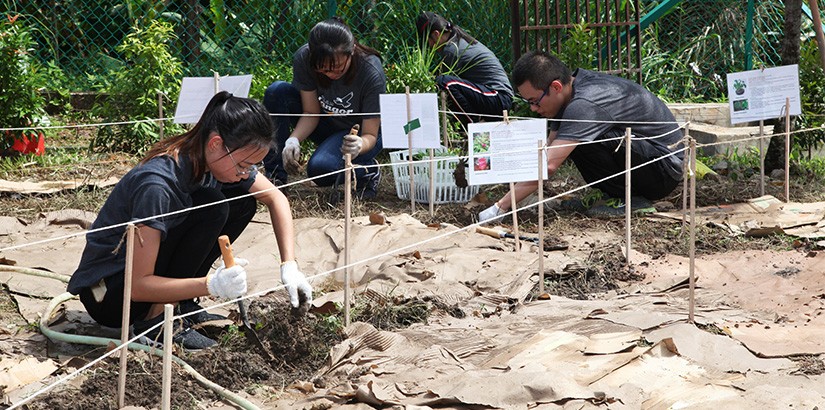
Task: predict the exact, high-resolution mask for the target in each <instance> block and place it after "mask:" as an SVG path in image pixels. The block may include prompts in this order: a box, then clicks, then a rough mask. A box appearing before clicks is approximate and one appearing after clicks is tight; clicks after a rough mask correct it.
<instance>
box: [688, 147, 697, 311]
mask: <svg viewBox="0 0 825 410" xmlns="http://www.w3.org/2000/svg"><path fill="white" fill-rule="evenodd" d="M688 139H689V141H690V251H689V255H690V280H689V282H690V283H689V285H690V286H689V288H690V290H689V292H688V298H689V302H688V303H689V304H688V306H689V308H688V309H689V310H688V322H689V323H694V321H693V311H694V307H695V304H696V297H695V296H696V140H694V139H693V138H690V137H688Z"/></svg>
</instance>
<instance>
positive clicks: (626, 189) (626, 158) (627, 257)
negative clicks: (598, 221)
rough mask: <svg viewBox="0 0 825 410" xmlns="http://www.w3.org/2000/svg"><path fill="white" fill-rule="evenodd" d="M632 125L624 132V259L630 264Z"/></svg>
mask: <svg viewBox="0 0 825 410" xmlns="http://www.w3.org/2000/svg"><path fill="white" fill-rule="evenodd" d="M630 135H631V134H630V127H627V128H625V132H624V151H625V154H624V166H625V174H624V203H625V207H624V228H625V229H624V231H625V238H624V243H625V255H624V260H625V263H626V264H628V265H630V246H631V243H630V214H631V212H632V209H631V205H632V204H631V198H632V196H633V195H632V194H631V192H633V191H632V190H631V186H630V181H631V179H632V178H630V169H631V168H633V164H632V162H631V160H630V153H631V152H630Z"/></svg>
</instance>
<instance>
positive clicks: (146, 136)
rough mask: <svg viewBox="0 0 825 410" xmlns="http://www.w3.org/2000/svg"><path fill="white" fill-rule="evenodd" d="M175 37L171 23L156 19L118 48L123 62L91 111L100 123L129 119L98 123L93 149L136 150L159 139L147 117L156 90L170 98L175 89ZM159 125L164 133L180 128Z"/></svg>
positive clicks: (154, 114)
mask: <svg viewBox="0 0 825 410" xmlns="http://www.w3.org/2000/svg"><path fill="white" fill-rule="evenodd" d="M174 37H175V35H174V33H173V31H172V26H171V25H169V24H168V23H165V22H161V21H157V20H156V21H152V22H150V23H149V24H148V25H147V26H146V27H145V28H137V27H136V28H134V29H133V31H132V33H130V34H129V35H127V36H126V38H125V40H124V41H123V43H122V44H120V45H119V46H118V47H117V50H118V52H120V53H122V54H123V56H124V58H125V59H126V61H127V64H125V65H123V66H121V67H120V68H119V69H117V70H116V71H115V72H114V73H112V79H111V83H110V85H109V86H108V87H106V88H105V89H104V90H103V91H105V92H106V94H107V97H106V98H105V99H104V101H103V103H101V104H100V105H98V106H96V107H95V108H94V109H93V110H92V112H93V114H94V115H96V116H98V117H99V118H100V119H101V120H102V121H103V122H107V123H109V122H128V123H127V124H122V125H121V124H118V125H108V126H104V127H101V128H100V130H99V131H98V134H97V135H96V136H95V138H94V139H93V141H92V149H95V150H105V151H124V152H130V153H138V154H139V153H141V152H143V151H145V150H146V149H147V148H148V147H150V146H151V145H152V144H153V143H155V142H157V141H158V139H159V128H158V124H157V122H156V121H148V120H151V119H157V118H158V115H159V111H158V93H163V94H165V95H166V96H167V97H168V98H169V99H170V100H172V101H176V100H177V98H178V94H179V93H180V82H181V74H182V65H181V62H180V60H178V59H177V58H175V57H173V56H172V54H171V53H170V51H169V42H170V41H172V40H173V39H174ZM165 112H171V110H170V109H166V110H165ZM165 116H166V117H170V115H165ZM134 121H139V122H134ZM164 127H165V132H166V133H167V134H172V133H176V132H180V131H181V130H182V128H181V127H180V126H178V125H176V124H173V123H172V122H171V121H165V122H164Z"/></svg>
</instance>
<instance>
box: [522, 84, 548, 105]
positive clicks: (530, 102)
mask: <svg viewBox="0 0 825 410" xmlns="http://www.w3.org/2000/svg"><path fill="white" fill-rule="evenodd" d="M549 91H550V86H549V85H548V86H547V88H545V89H544V91H543V92H542V93H541V95H540V96H539V98H537V99H535V100H528V99H526V98H524V97H522V98H521V99H522V100H524V101H525V102H527V104H530V105H535V106H536V107H538V106H539V105H540V104H541V99H542V98H544V96H545V95H547V92H549Z"/></svg>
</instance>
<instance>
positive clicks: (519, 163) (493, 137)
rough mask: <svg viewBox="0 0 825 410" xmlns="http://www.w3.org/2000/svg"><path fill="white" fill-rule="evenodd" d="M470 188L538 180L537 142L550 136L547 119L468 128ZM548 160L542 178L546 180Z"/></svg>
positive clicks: (544, 163) (488, 124) (475, 124)
mask: <svg viewBox="0 0 825 410" xmlns="http://www.w3.org/2000/svg"><path fill="white" fill-rule="evenodd" d="M467 134H468V136H469V138H468V144H469V149H468V150H467V151H468V153H469V157H470V161H469V163H470V164H469V165H470V167H469V168H470V181H469V182H470V185H487V184H503V183H509V182H520V181H535V180H537V179H538V153H537V152H536V150H537V149H538V142H539V141H544V140H545V138H546V134H547V121H546V120H544V119H536V120H522V121H510V122H509V123H504V122H481V123H470V124H469V125H468V127H467ZM546 164H547V157H546V155H545V156H544V159H543V165H542V175H543V176H544V178H547V165H546Z"/></svg>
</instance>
